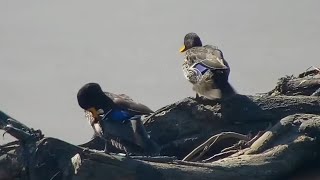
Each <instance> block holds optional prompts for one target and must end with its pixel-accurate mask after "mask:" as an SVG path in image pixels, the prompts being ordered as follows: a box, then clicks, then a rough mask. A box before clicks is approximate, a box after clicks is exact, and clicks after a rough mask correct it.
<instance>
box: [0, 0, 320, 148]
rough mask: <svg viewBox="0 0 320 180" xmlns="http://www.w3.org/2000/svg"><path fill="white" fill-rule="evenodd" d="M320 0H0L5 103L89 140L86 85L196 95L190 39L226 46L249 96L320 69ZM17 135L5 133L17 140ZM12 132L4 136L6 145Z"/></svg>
mask: <svg viewBox="0 0 320 180" xmlns="http://www.w3.org/2000/svg"><path fill="white" fill-rule="evenodd" d="M319 7H320V1H319V0H306V1H298V0H295V1H293V0H281V1H279V0H268V1H267V0H265V1H262V0H241V1H237V0H233V1H231V0H229V1H226V0H202V1H200V0H199V1H195V0H193V1H191V0H183V1H182V0H179V1H178V0H175V1H174V0H159V1H153V0H134V1H123V0H122V1H121V0H113V1H111V0H109V1H102V0H101V1H94V0H90V1H81V0H63V1H62V0H54V1H53V0H52V1H50V2H49V1H43V0H37V1H36V0H28V1H25V0H20V1H18V0H0V62H1V64H0V84H1V89H0V92H1V93H0V100H1V101H0V109H1V110H3V111H5V112H7V113H9V114H10V115H11V116H13V117H15V118H16V119H18V120H20V121H22V122H24V123H25V124H27V125H29V126H31V127H33V128H40V129H41V130H43V132H44V133H45V134H46V135H47V136H54V137H58V138H62V139H64V140H66V141H69V142H71V143H76V144H77V143H83V142H85V141H87V140H89V139H90V137H91V135H92V130H91V127H90V126H89V125H88V123H87V122H86V120H85V118H84V113H83V111H82V110H81V109H80V108H79V107H78V104H77V100H76V93H77V91H78V89H79V88H80V87H81V86H82V85H83V84H84V83H87V82H98V83H100V84H101V86H102V87H103V88H104V90H106V91H110V92H114V93H126V94H128V95H129V96H131V97H132V98H134V99H135V100H136V101H139V102H142V103H144V104H146V105H148V106H150V107H151V108H152V109H154V110H156V109H158V108H160V107H162V106H164V105H167V104H169V103H172V102H174V101H177V100H180V99H182V98H184V97H186V96H193V95H194V92H192V90H191V85H190V84H189V83H188V82H187V81H186V80H185V79H184V77H183V74H182V71H181V63H182V59H183V56H182V55H181V54H179V53H178V50H179V48H180V46H181V45H182V43H183V37H184V35H185V34H186V33H188V32H191V31H193V32H196V33H198V34H199V35H200V37H201V38H202V40H203V42H204V44H207V43H208V44H214V45H218V46H219V47H220V48H221V49H222V51H223V52H224V55H225V58H226V60H227V61H228V62H229V64H230V66H231V74H230V81H231V83H232V84H233V85H234V87H235V88H236V89H237V90H238V92H239V93H242V94H255V93H259V92H266V91H269V90H271V89H272V88H273V87H274V86H275V83H276V82H277V79H278V78H280V77H282V76H284V75H287V74H297V73H299V72H302V71H304V70H305V69H307V68H308V67H310V66H312V65H314V66H319V63H318V62H319V60H318V52H319V47H320V46H319V45H320V35H319V28H320V19H319V17H320V11H319ZM8 137H9V136H5V140H8ZM2 141H3V139H2V138H1V139H0V143H1V142H2Z"/></svg>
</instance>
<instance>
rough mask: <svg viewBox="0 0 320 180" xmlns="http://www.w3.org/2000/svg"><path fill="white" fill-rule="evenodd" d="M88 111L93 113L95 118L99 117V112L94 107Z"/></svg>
mask: <svg viewBox="0 0 320 180" xmlns="http://www.w3.org/2000/svg"><path fill="white" fill-rule="evenodd" d="M87 111H90V112H91V113H92V116H93V118H98V117H99V114H98V111H97V110H96V108H94V107H92V108H89V109H87Z"/></svg>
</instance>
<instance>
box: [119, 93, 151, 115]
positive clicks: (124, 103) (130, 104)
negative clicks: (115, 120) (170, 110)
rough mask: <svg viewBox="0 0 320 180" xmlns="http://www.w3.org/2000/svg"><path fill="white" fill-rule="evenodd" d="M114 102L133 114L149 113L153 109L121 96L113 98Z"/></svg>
mask: <svg viewBox="0 0 320 180" xmlns="http://www.w3.org/2000/svg"><path fill="white" fill-rule="evenodd" d="M114 103H115V104H116V105H118V106H119V107H121V108H123V109H125V110H128V111H131V112H133V113H135V114H141V115H142V114H150V113H153V111H152V110H151V109H150V108H149V107H148V106H146V105H144V104H141V103H138V102H135V101H133V100H132V99H128V98H123V97H121V96H119V97H116V98H115V99H114Z"/></svg>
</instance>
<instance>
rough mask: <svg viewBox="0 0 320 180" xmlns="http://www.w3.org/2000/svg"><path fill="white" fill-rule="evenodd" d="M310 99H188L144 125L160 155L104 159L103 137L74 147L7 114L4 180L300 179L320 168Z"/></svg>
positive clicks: (319, 115)
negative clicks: (12, 137) (157, 146)
mask: <svg viewBox="0 0 320 180" xmlns="http://www.w3.org/2000/svg"><path fill="white" fill-rule="evenodd" d="M306 78H307V79H309V78H310V77H309V76H308V77H306ZM306 78H305V77H300V80H301V81H304V80H306ZM304 82H305V81H304ZM278 85H279V84H278ZM275 89H276V88H275ZM315 89H316V88H315ZM293 91H301V92H302V91H310V92H312V91H313V90H310V89H309V88H305V89H299V90H291V91H290V92H293ZM274 92H275V91H274ZM287 92H289V91H287ZM310 95H311V94H310V93H305V94H303V93H302V94H301V93H300V94H299V95H297V94H295V96H293V95H290V96H288V95H287V94H281V95H278V94H275V93H266V94H263V95H255V96H244V95H236V96H234V97H232V98H229V99H224V100H221V101H201V102H197V101H196V100H195V99H194V98H186V99H183V100H181V101H179V102H176V103H174V104H171V105H168V106H166V107H163V108H161V109H159V110H158V111H156V112H155V113H154V114H153V115H151V116H149V117H147V118H146V119H145V120H144V124H145V126H146V128H147V130H148V131H149V133H150V135H151V137H152V138H153V139H154V140H155V141H156V142H157V143H158V144H159V145H161V146H162V151H161V155H162V156H160V157H134V156H133V157H125V156H122V155H118V154H104V153H101V152H98V151H96V150H101V148H102V147H103V146H101V144H102V143H101V140H99V139H93V140H92V141H90V142H88V143H84V144H82V145H80V146H76V145H72V144H69V143H67V142H64V141H62V140H59V139H55V138H49V137H44V136H43V135H42V134H41V131H40V130H34V129H31V128H29V127H27V126H25V125H23V124H22V123H21V122H19V121H17V120H14V119H13V118H11V117H9V116H8V115H6V114H5V113H3V112H1V113H0V128H1V129H3V130H5V131H6V132H7V133H9V134H10V135H12V136H14V137H15V138H17V140H18V141H14V142H11V143H8V144H4V145H1V146H0V180H9V179H28V180H29V179H30V180H40V179H41V180H45V179H48V180H49V179H52V180H58V179H68V180H69V179H70V180H71V179H72V180H82V179H92V180H98V179H130V180H131V179H151V178H152V179H161V180H169V179H200V180H202V179H203V180H206V179H218V180H219V179H231V178H234V179H288V178H289V179H290V178H292V176H293V175H294V176H296V177H295V178H296V179H297V178H298V175H297V174H296V172H304V171H306V170H307V169H313V168H318V167H320V163H319V160H320V157H319V150H320V143H319V137H320V99H319V98H318V97H317V96H310ZM163 156H165V157H163ZM171 156H175V157H176V158H173V157H171ZM315 171H318V170H314V172H315ZM317 175H318V174H317ZM318 177H320V176H318ZM303 179H306V178H305V177H303Z"/></svg>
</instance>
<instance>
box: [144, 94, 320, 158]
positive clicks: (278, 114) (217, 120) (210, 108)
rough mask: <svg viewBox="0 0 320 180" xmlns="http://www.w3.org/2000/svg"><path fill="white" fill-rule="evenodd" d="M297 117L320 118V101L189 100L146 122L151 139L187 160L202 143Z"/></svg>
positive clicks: (276, 98) (240, 97) (278, 98)
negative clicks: (223, 134)
mask: <svg viewBox="0 0 320 180" xmlns="http://www.w3.org/2000/svg"><path fill="white" fill-rule="evenodd" d="M295 113H312V114H320V99H319V98H317V97H309V96H267V95H261V96H258V95H257V96H244V95H236V96H234V97H232V98H230V99H227V100H224V101H220V102H213V101H212V102H208V103H207V104H203V103H199V102H197V101H196V100H194V99H193V98H186V99H183V100H182V101H179V102H177V103H174V104H171V105H169V106H167V107H164V108H162V109H161V110H159V111H156V112H155V114H154V115H152V116H150V117H147V118H146V119H145V123H144V124H145V126H146V129H147V131H148V132H150V135H151V137H152V138H153V139H154V140H155V141H156V142H157V143H158V144H160V145H164V146H165V147H166V152H171V153H172V154H170V155H176V156H178V157H179V158H183V157H185V156H186V155H187V154H188V153H189V152H191V151H192V150H193V149H194V148H196V146H198V145H199V143H202V142H204V141H205V140H206V139H207V138H209V137H210V136H212V135H215V134H218V133H220V132H223V131H233V132H237V133H241V134H248V133H253V134H256V133H258V131H260V130H264V129H265V128H266V127H268V126H269V123H271V124H275V123H277V122H278V121H279V119H281V118H283V117H285V116H288V115H290V114H295ZM192 137H202V138H201V141H200V142H199V141H198V142H197V143H194V144H192V143H190V144H189V145H188V146H184V147H183V150H184V151H181V148H178V147H177V146H176V144H172V142H173V141H179V140H182V141H183V139H188V138H192Z"/></svg>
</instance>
